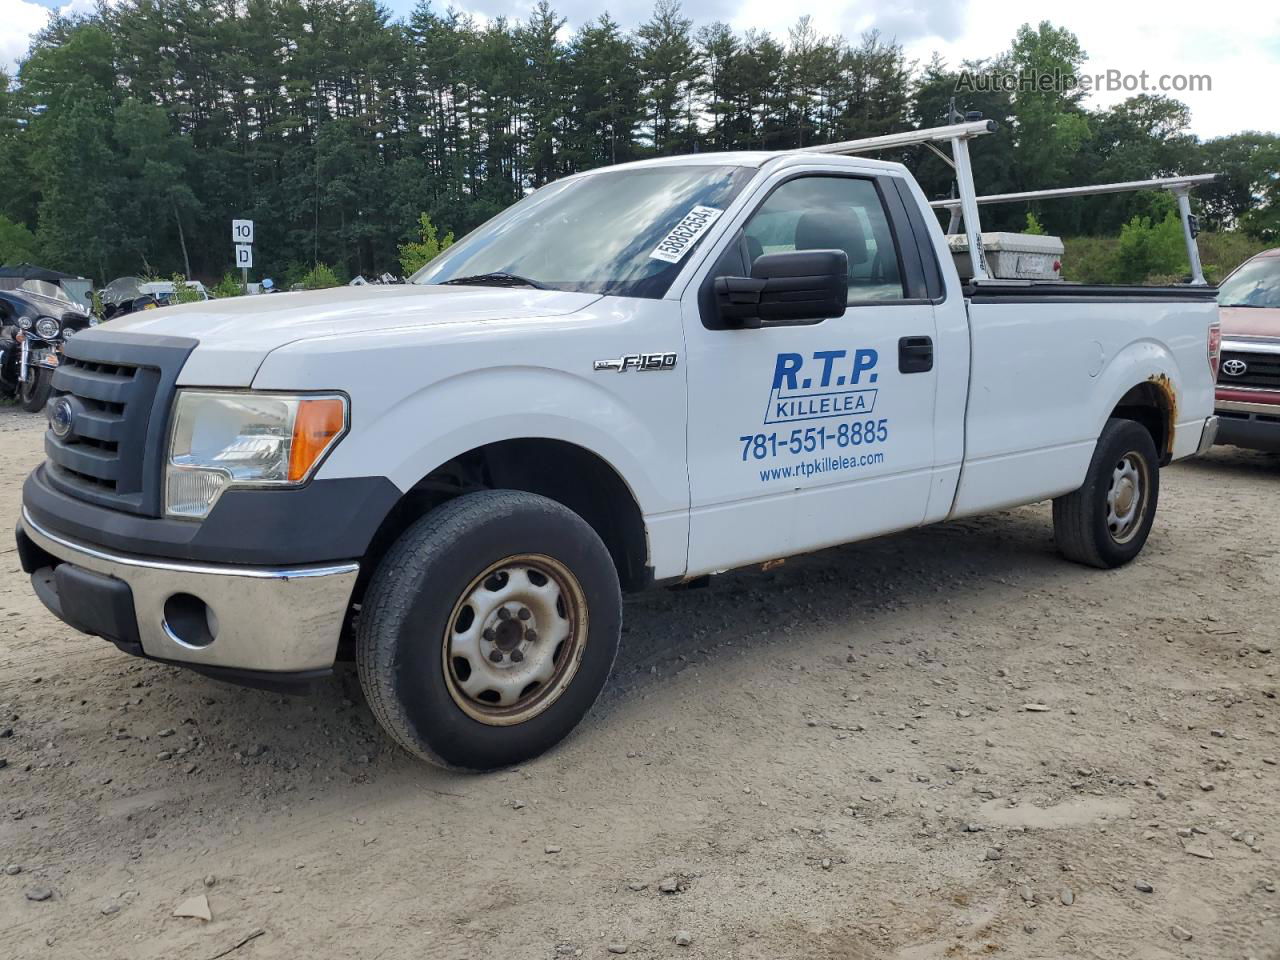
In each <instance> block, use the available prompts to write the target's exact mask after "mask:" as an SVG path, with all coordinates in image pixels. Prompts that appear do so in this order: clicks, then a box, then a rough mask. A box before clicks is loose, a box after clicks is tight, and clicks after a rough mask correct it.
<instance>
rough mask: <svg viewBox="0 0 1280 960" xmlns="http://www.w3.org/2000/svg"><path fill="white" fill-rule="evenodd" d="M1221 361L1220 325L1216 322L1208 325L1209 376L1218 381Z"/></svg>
mask: <svg viewBox="0 0 1280 960" xmlns="http://www.w3.org/2000/svg"><path fill="white" fill-rule="evenodd" d="M1221 359H1222V324H1220V323H1218V321H1217V320H1215V321H1213V323H1211V324H1209V376H1210V378H1212V379H1213V381H1214V382H1215V383H1216V382H1217V380H1218V362H1219V361H1220V360H1221Z"/></svg>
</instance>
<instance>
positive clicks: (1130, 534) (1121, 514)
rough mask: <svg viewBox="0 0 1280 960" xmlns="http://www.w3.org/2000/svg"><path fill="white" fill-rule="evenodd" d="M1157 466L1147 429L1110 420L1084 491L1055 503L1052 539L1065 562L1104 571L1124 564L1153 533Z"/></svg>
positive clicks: (1156, 496) (1157, 487) (1156, 500)
mask: <svg viewBox="0 0 1280 960" xmlns="http://www.w3.org/2000/svg"><path fill="white" fill-rule="evenodd" d="M1159 498H1160V462H1159V454H1158V453H1157V452H1156V446H1155V442H1154V441H1153V440H1152V439H1151V434H1150V433H1148V432H1147V430H1146V428H1145V427H1143V426H1142V425H1141V424H1139V423H1135V422H1134V421H1132V420H1118V419H1112V420H1108V421H1107V425H1106V426H1105V427H1104V428H1103V430H1102V435H1101V436H1100V437H1099V438H1098V445H1097V446H1096V447H1095V448H1094V452H1093V461H1092V462H1091V463H1090V464H1089V472H1088V474H1086V476H1085V481H1084V485H1083V486H1082V487H1081V488H1080V489H1079V490H1077V491H1075V492H1074V493H1069V494H1067V495H1066V496H1064V497H1058V498H1057V499H1056V500H1054V501H1053V533H1054V537H1055V539H1056V540H1057V543H1058V549H1059V550H1060V551H1061V552H1062V554H1063V556H1065V557H1066V558H1067V559H1068V560H1074V561H1076V562H1077V563H1085V564H1088V565H1090V566H1093V567H1100V568H1103V569H1107V568H1110V567H1119V566H1122V565H1123V564H1126V563H1128V562H1129V561H1130V560H1132V559H1133V558H1134V557H1136V556H1137V555H1138V554H1139V553H1141V552H1142V548H1143V546H1144V545H1145V544H1146V542H1147V536H1148V535H1149V534H1150V533H1151V525H1152V523H1153V522H1154V521H1155V516H1156V505H1157V503H1158V501H1159Z"/></svg>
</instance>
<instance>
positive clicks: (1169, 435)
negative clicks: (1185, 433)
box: [1147, 373, 1178, 456]
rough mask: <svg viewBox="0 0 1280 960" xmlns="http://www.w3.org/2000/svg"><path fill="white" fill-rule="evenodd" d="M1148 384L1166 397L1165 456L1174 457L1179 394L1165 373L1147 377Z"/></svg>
mask: <svg viewBox="0 0 1280 960" xmlns="http://www.w3.org/2000/svg"><path fill="white" fill-rule="evenodd" d="M1147 383H1149V384H1151V385H1152V386H1153V387H1155V388H1156V389H1157V390H1159V391H1160V395H1161V396H1162V397H1164V411H1165V420H1166V422H1165V431H1164V436H1165V440H1164V446H1165V449H1164V454H1165V456H1172V455H1173V434H1174V430H1175V429H1176V427H1175V424H1176V423H1177V422H1178V392H1177V391H1176V390H1174V388H1173V381H1172V380H1170V379H1169V375H1168V374H1165V373H1155V374H1152V375H1151V376H1149V377H1147Z"/></svg>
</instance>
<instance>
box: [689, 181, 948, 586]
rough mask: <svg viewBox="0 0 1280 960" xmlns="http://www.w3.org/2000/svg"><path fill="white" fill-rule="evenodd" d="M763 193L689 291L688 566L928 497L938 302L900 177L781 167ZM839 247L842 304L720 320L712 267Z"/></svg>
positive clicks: (794, 549) (907, 510)
mask: <svg viewBox="0 0 1280 960" xmlns="http://www.w3.org/2000/svg"><path fill="white" fill-rule="evenodd" d="M758 196H759V199H758V200H757V202H756V203H755V204H754V205H753V206H749V212H748V213H746V214H745V215H744V216H743V218H742V221H741V222H740V223H739V224H737V225H736V226H737V227H738V228H739V229H736V230H733V231H731V232H730V234H729V236H728V237H727V239H726V240H724V241H722V243H723V248H722V249H720V250H718V251H716V253H715V257H716V258H717V259H715V260H714V261H713V262H714V264H715V265H714V266H713V267H712V269H711V270H710V271H709V273H708V275H707V277H705V278H704V280H703V282H701V283H699V284H694V285H691V288H690V290H688V291H686V293H685V296H684V298H683V308H684V310H683V312H684V318H685V337H686V349H687V356H688V384H689V388H688V389H689V426H688V462H689V485H690V494H691V509H690V531H689V535H690V543H689V565H688V572H689V574H690V575H693V574H698V573H704V572H709V571H713V570H718V569H724V568H727V567H732V566H740V565H742V564H746V563H751V562H756V561H762V560H767V559H770V558H774V557H780V556H786V555H789V554H794V553H801V552H804V551H807V550H813V549H816V548H819V547H823V546H828V545H831V544H836V543H842V542H847V541H850V540H855V539H861V538H863V537H868V536H873V535H876V534H880V533H886V532H889V531H892V530H899V529H903V528H906V527H911V526H915V525H917V524H919V523H921V522H922V520H923V518H924V514H925V509H926V505H927V503H928V499H929V491H930V486H931V471H932V468H933V465H934V436H933V415H934V394H935V389H936V377H935V373H934V370H933V362H932V344H933V339H934V315H933V304H932V303H931V302H930V301H929V300H928V299H927V298H921V297H920V296H918V295H915V294H917V293H918V291H917V290H916V288H915V284H914V279H913V278H914V277H915V274H916V272H918V271H919V253H918V250H917V249H916V246H915V244H914V241H913V239H912V237H911V234H910V233H909V229H910V228H909V226H908V225H907V223H906V214H905V208H903V207H902V204H901V200H900V199H899V197H898V194H897V192H896V190H894V187H893V184H892V183H887V182H885V181H883V180H882V178H880V177H877V176H873V175H850V173H849V171H848V168H847V167H846V168H841V169H839V170H832V172H830V173H822V174H809V173H806V174H804V175H801V176H796V175H795V173H794V172H787V171H785V170H784V171H780V172H779V173H778V174H777V175H775V177H774V178H772V179H771V180H770V181H768V182H767V183H766V184H765V185H764V187H762V188H761V193H760V195H758ZM904 239H905V240H906V241H907V242H906V243H904V242H903V240H904ZM833 248H834V249H840V250H843V251H845V253H846V254H847V255H848V262H849V274H848V301H847V303H848V306H847V308H846V311H845V314H844V316H842V317H837V318H833V319H825V320H809V321H798V322H789V323H787V324H785V325H778V324H773V323H767V324H765V325H764V326H762V327H760V328H755V329H743V328H741V327H739V328H724V326H723V325H722V324H721V323H719V322H718V314H717V308H716V302H715V298H714V292H713V283H714V278H715V277H716V276H727V275H736V276H749V275H750V263H751V261H753V260H754V259H755V258H756V257H758V256H760V255H762V254H765V253H779V252H785V251H789V250H813V249H833ZM912 257H915V258H916V259H915V260H912V259H911V258H912Z"/></svg>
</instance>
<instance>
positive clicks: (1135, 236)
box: [1111, 213, 1190, 283]
mask: <svg viewBox="0 0 1280 960" xmlns="http://www.w3.org/2000/svg"><path fill="white" fill-rule="evenodd" d="M1189 269H1190V267H1189V266H1188V264H1187V248H1186V241H1185V240H1184V239H1183V232H1182V223H1181V221H1179V219H1178V218H1177V216H1176V215H1174V214H1172V213H1170V214H1169V215H1168V216H1166V217H1165V218H1164V219H1163V220H1159V221H1156V222H1154V223H1153V222H1152V220H1151V218H1150V217H1134V218H1133V219H1132V220H1130V221H1129V222H1128V223H1127V224H1125V225H1124V227H1123V228H1122V229H1121V230H1120V241H1119V243H1118V244H1116V256H1115V259H1114V260H1113V261H1112V270H1113V274H1112V279H1111V282H1112V283H1141V282H1142V280H1143V279H1145V278H1146V277H1150V276H1153V275H1154V276H1165V277H1168V276H1173V275H1182V274H1185V273H1186V272H1187V271H1188V270H1189Z"/></svg>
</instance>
